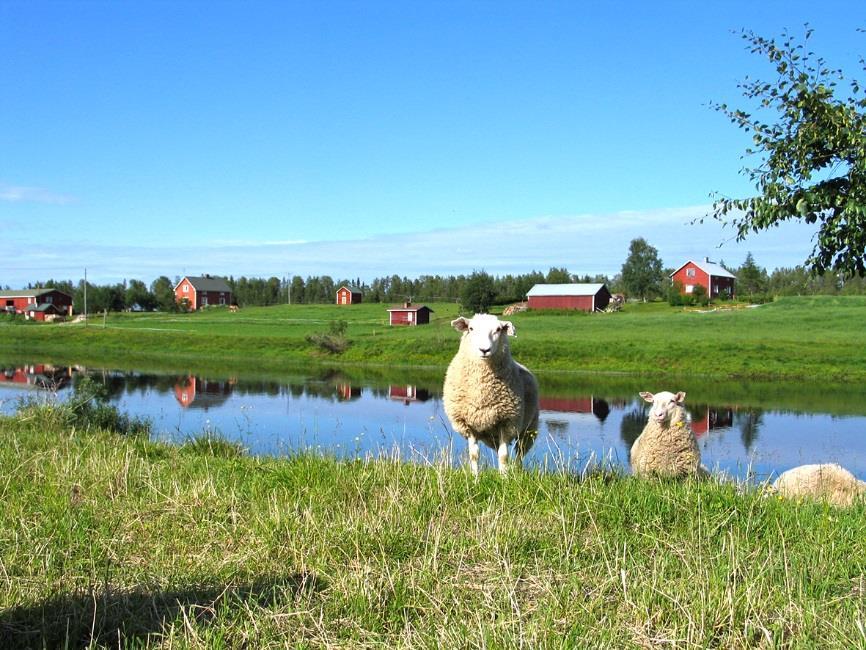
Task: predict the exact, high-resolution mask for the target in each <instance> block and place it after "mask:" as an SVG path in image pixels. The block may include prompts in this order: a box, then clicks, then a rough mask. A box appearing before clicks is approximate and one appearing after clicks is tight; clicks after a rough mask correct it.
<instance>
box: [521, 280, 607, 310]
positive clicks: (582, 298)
mask: <svg viewBox="0 0 866 650" xmlns="http://www.w3.org/2000/svg"><path fill="white" fill-rule="evenodd" d="M526 298H527V302H528V304H529V309H578V310H581V311H589V312H593V311H602V310H603V309H604V308H605V307H607V305H608V303H609V302H610V291H608V289H607V287H606V286H605V285H604V284H599V283H591V284H536V285H535V286H534V287H532V289H530V290H529V291H528V292H527V294H526Z"/></svg>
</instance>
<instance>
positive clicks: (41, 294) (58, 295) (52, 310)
mask: <svg viewBox="0 0 866 650" xmlns="http://www.w3.org/2000/svg"><path fill="white" fill-rule="evenodd" d="M0 309H4V310H5V311H6V312H10V313H14V314H24V317H25V318H27V319H33V320H38V321H43V320H45V317H46V316H49V315H52V314H53V315H60V316H72V296H70V295H69V294H68V293H64V292H63V291H59V290H57V289H53V288H51V287H46V288H44V289H24V290H20V291H0Z"/></svg>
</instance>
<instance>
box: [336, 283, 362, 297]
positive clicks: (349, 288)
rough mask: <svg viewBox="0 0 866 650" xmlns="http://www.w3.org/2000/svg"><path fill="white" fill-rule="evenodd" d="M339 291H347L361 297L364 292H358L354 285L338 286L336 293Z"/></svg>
mask: <svg viewBox="0 0 866 650" xmlns="http://www.w3.org/2000/svg"><path fill="white" fill-rule="evenodd" d="M340 289H348V290H349V293H360V294H361V295H364V292H363V291H361V290H360V289H359V288H358V287H356V286H355V285H354V284H343V285H340V288H339V289H337V291H339V290H340Z"/></svg>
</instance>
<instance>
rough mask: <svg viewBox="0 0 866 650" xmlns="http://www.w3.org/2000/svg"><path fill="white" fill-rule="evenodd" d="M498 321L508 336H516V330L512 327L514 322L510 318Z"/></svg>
mask: <svg viewBox="0 0 866 650" xmlns="http://www.w3.org/2000/svg"><path fill="white" fill-rule="evenodd" d="M499 322H500V324H501V325H502V328H503V329H504V330H505V333H506V334H508V336H517V330H516V329H514V324H513V323H512V322H511V321H510V320H501V321H499Z"/></svg>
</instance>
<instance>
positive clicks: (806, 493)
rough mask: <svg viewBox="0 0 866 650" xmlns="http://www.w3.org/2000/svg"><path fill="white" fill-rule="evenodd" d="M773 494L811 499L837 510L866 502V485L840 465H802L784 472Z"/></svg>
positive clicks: (774, 486) (775, 483) (777, 481)
mask: <svg viewBox="0 0 866 650" xmlns="http://www.w3.org/2000/svg"><path fill="white" fill-rule="evenodd" d="M772 491H774V492H776V493H778V494H779V495H780V496H783V497H788V498H792V499H796V498H801V497H805V498H811V499H816V500H818V501H826V502H827V503H830V504H832V505H834V506H850V505H851V504H853V503H854V502H855V501H857V500H858V499H863V498H866V482H864V481H859V480H857V477H855V476H854V475H853V474H852V473H851V472H849V471H848V470H847V469H845V468H844V467H841V466H840V465H837V464H836V463H824V464H821V465H800V466H799V467H794V468H792V469H789V470H788V471H786V472H782V474H780V475H779V478H777V479H776V481H775V482H774V483H773V487H772Z"/></svg>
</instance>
